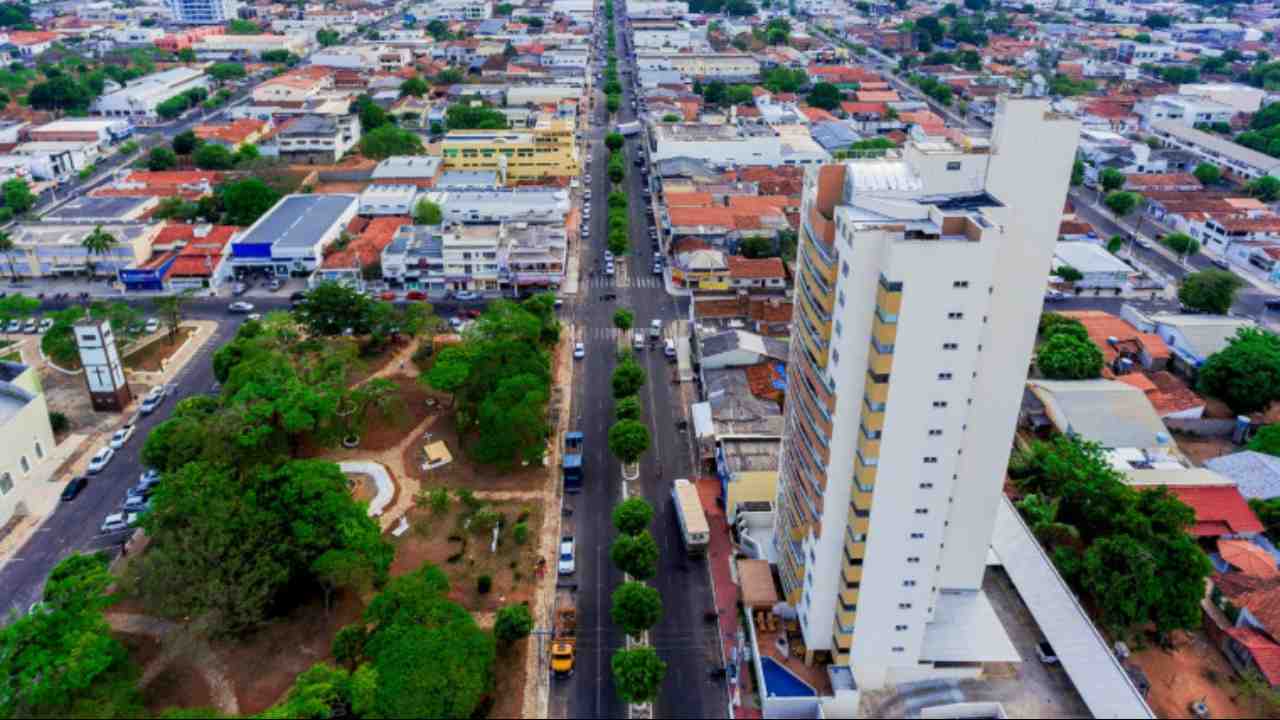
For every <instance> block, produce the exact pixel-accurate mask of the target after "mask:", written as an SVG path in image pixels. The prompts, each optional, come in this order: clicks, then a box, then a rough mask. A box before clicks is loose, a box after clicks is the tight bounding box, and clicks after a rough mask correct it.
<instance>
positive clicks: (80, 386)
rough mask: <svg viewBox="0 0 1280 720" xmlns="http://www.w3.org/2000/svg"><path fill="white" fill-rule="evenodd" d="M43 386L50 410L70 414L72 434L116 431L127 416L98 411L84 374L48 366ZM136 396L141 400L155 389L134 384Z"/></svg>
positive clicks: (41, 376)
mask: <svg viewBox="0 0 1280 720" xmlns="http://www.w3.org/2000/svg"><path fill="white" fill-rule="evenodd" d="M40 385H41V387H42V388H43V389H44V397H45V403H47V404H48V406H49V412H60V413H62V414H63V415H66V416H67V421H68V422H69V423H70V424H69V425H68V427H67V432H68V433H85V434H93V433H104V432H114V431H115V428H116V427H117V426H118V425H119V424H120V423H121V422H123V421H124V419H125V418H126V417H127V415H125V414H121V413H112V412H94V409H93V405H92V404H90V403H89V391H88V389H87V388H86V387H85V384H84V374H83V373H76V374H75V375H65V374H63V373H60V372H58V371H56V370H51V369H48V368H45V369H43V370H41V372H40ZM129 389H130V390H132V391H133V396H134V398H135V402H136V399H141V398H142V396H144V395H146V394H147V391H148V390H150V389H151V388H150V387H149V386H147V385H142V384H139V383H130V384H129Z"/></svg>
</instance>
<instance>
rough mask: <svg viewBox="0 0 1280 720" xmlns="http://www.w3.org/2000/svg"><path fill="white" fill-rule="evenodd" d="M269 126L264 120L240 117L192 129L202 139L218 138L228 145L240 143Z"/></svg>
mask: <svg viewBox="0 0 1280 720" xmlns="http://www.w3.org/2000/svg"><path fill="white" fill-rule="evenodd" d="M266 127H267V123H266V121H264V120H256V119H254V118H240V119H238V120H232V121H231V122H229V123H221V124H218V125H197V126H195V127H194V128H192V130H193V131H194V132H195V134H196V137H198V138H200V139H201V140H217V141H220V142H224V143H227V144H228V145H239V144H240V143H242V142H246V141H247V140H249V138H252V137H254V136H255V135H258V134H260V133H261V132H262V131H263V130H265V129H266Z"/></svg>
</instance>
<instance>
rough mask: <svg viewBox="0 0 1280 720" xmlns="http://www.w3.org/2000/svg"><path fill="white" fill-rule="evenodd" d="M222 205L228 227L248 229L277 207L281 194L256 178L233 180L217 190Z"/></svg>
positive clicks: (224, 219) (224, 221)
mask: <svg viewBox="0 0 1280 720" xmlns="http://www.w3.org/2000/svg"><path fill="white" fill-rule="evenodd" d="M217 196H218V200H219V202H220V203H221V205H222V208H223V214H222V222H223V223H225V224H227V225H240V226H242V227H248V226H250V225H252V224H253V223H254V222H256V221H257V219H258V218H260V217H262V216H263V215H264V214H265V213H266V212H267V211H268V210H270V209H271V208H273V207H275V204H276V203H277V202H279V200H280V193H279V192H277V191H276V190H275V188H272V187H271V186H270V185H268V184H266V183H265V182H263V181H262V180H259V179H258V178H256V177H247V178H243V179H241V180H232V181H230V182H226V183H223V184H222V185H219V186H218V188H217Z"/></svg>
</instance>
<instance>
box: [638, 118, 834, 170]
mask: <svg viewBox="0 0 1280 720" xmlns="http://www.w3.org/2000/svg"><path fill="white" fill-rule="evenodd" d="M677 157H690V158H695V159H698V160H704V161H706V162H708V163H711V164H713V165H719V166H722V167H728V166H730V165H769V166H771V167H777V166H779V165H814V164H818V163H823V162H827V161H828V160H830V159H831V156H830V154H828V153H827V151H825V150H823V149H822V146H820V145H818V144H817V143H816V142H814V141H813V138H812V137H810V136H809V134H808V132H807V131H802V132H797V131H796V130H795V129H794V128H781V129H777V130H775V129H771V128H762V127H759V126H742V127H739V126H734V125H693V124H683V125H675V124H662V125H657V126H654V127H653V129H652V150H651V152H650V159H651V160H652V161H654V162H658V161H660V160H667V159H669V158H677Z"/></svg>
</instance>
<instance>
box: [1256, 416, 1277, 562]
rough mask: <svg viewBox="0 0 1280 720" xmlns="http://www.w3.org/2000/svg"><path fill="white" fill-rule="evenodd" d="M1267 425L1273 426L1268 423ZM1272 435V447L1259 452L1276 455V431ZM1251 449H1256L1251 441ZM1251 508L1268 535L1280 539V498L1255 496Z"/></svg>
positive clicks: (1260, 431) (1272, 538)
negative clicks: (1264, 498)
mask: <svg viewBox="0 0 1280 720" xmlns="http://www.w3.org/2000/svg"><path fill="white" fill-rule="evenodd" d="M1267 427H1272V426H1271V425H1268V426H1267ZM1267 427H1264V428H1262V430H1266V429H1267ZM1262 430H1259V431H1258V433H1259V434H1261V433H1262ZM1272 435H1273V438H1272V439H1271V440H1270V441H1269V445H1268V447H1269V448H1270V449H1269V450H1260V451H1259V452H1266V453H1267V454H1268V455H1275V453H1274V452H1271V450H1275V449H1277V448H1275V446H1274V444H1272V443H1274V442H1275V438H1274V433H1273V434H1272ZM1255 437H1256V436H1255ZM1249 449H1250V450H1252V449H1254V448H1253V444H1252V443H1250V445H1249ZM1249 509H1250V510H1253V514H1254V515H1257V516H1258V520H1260V521H1261V522H1262V526H1263V527H1264V528H1266V535H1267V537H1268V538H1269V539H1270V540H1271V541H1272V542H1276V540H1277V539H1280V498H1268V499H1266V500H1263V499H1261V498H1253V499H1251V500H1249Z"/></svg>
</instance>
